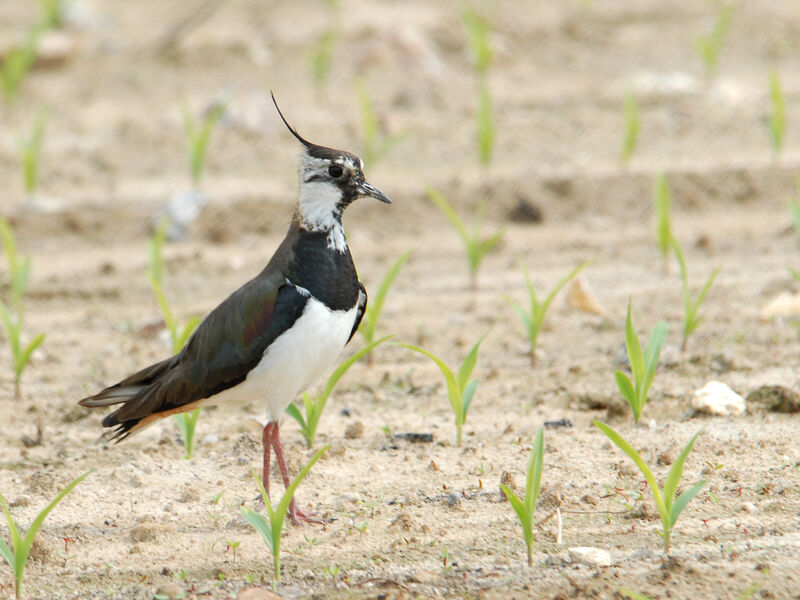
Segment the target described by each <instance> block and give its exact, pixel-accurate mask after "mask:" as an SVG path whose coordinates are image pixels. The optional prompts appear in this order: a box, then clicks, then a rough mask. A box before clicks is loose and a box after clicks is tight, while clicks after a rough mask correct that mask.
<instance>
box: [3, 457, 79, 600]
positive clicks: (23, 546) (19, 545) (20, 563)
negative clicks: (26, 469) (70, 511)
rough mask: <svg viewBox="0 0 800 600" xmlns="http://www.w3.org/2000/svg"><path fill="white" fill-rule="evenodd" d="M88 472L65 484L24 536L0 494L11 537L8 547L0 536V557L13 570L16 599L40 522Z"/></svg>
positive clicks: (19, 593)
mask: <svg viewBox="0 0 800 600" xmlns="http://www.w3.org/2000/svg"><path fill="white" fill-rule="evenodd" d="M90 473H91V471H87V472H86V473H84V474H83V475H81V476H80V477H78V478H76V479H74V480H73V481H72V482H71V483H70V484H69V485H67V487H65V488H64V489H63V490H62V491H61V493H60V494H59V495H58V496H56V498H55V500H53V501H52V502H51V503H50V504H48V505H47V507H46V508H45V509H44V510H43V511H42V512H40V513H39V514H38V515H37V516H36V518H35V519H34V520H33V523H31V526H30V528H29V529H28V532H27V533H26V534H25V536H24V537H23V536H22V535H21V534H20V529H21V528H20V526H19V525H18V524H17V523H16V522H15V521H14V518H13V517H12V516H11V512H10V511H9V510H8V503H7V502H6V500H5V498H3V495H2V494H0V506H2V507H3V512H4V513H5V515H6V520H7V521H8V531H9V534H10V537H11V547H9V546H8V545H7V544H6V543H5V541H3V539H2V538H0V557H2V558H3V560H5V561H6V562H7V563H8V565H9V566H10V567H11V569H12V570H13V571H14V579H15V580H16V598H17V600H19V599H20V598H22V580H23V577H24V575H25V563H27V562H28V556H29V555H30V552H31V547H32V546H33V540H34V539H35V538H36V534H37V533H39V528H41V526H42V523H44V520H45V519H46V518H47V515H49V514H50V511H51V510H53V509H54V508H55V507H56V504H58V503H59V502H61V501H62V500H63V499H64V497H65V496H66V495H67V494H69V493H70V492H71V491H72V490H73V488H75V486H77V485H78V484H79V483H80V482H81V481H83V480H84V479H86V477H88V476H89V474H90Z"/></svg>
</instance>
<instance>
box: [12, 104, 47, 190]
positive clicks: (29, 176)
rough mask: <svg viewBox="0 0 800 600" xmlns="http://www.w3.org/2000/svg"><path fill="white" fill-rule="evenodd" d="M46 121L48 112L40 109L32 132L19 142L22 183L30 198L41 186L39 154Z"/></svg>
mask: <svg viewBox="0 0 800 600" xmlns="http://www.w3.org/2000/svg"><path fill="white" fill-rule="evenodd" d="M46 122H47V113H46V112H44V111H40V112H39V114H37V115H36V120H35V121H34V122H33V127H32V128H31V132H30V134H29V135H28V136H27V137H23V138H21V139H20V140H19V143H18V144H17V146H18V152H19V162H20V166H21V167H22V185H23V190H24V191H25V197H26V198H28V199H30V198H31V197H33V196H34V195H35V194H36V188H37V187H38V186H39V154H40V150H41V148H42V138H43V137H44V125H45V123H46Z"/></svg>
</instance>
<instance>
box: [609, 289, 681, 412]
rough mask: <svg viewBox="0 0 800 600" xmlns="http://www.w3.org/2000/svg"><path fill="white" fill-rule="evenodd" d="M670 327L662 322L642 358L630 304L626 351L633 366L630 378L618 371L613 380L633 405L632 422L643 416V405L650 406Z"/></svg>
mask: <svg viewBox="0 0 800 600" xmlns="http://www.w3.org/2000/svg"><path fill="white" fill-rule="evenodd" d="M668 332H669V327H668V325H667V324H666V323H665V322H664V321H659V322H658V323H656V324H655V327H653V331H651V332H650V339H649V341H648V342H647V347H646V348H645V350H644V354H642V346H641V344H640V342H639V336H638V335H637V334H636V330H635V329H634V327H633V319H632V318H631V302H630V300H628V316H627V318H626V320H625V349H626V350H627V352H628V362H629V363H630V365H631V375H632V377H630V376H628V374H627V373H624V372H623V371H615V372H614V378H615V379H616V381H617V387H618V388H619V391H620V392H622V395H623V397H624V398H625V401H626V402H627V403H628V404H629V405H630V407H631V410H632V411H633V420H634V422H636V423H638V422H639V419H640V418H641V416H642V410H643V409H644V405H645V404H647V393H648V392H649V391H650V385H651V384H652V383H653V377H654V376H655V373H656V367H657V366H658V357H659V355H660V354H661V348H662V347H663V346H664V342H665V341H666V340H667V333H668Z"/></svg>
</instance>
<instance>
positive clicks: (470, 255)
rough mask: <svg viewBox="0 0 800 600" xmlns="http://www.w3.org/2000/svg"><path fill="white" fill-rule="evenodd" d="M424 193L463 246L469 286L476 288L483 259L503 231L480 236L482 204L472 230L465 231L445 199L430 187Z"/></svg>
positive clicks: (453, 209)
mask: <svg viewBox="0 0 800 600" xmlns="http://www.w3.org/2000/svg"><path fill="white" fill-rule="evenodd" d="M425 191H426V192H427V194H428V197H429V198H430V199H431V200H432V201H433V203H434V204H435V205H436V206H437V207H438V208H439V210H440V211H442V213H443V214H444V216H445V217H447V220H448V221H450V225H452V226H453V229H455V230H456V233H457V234H458V237H459V238H460V239H461V243H462V244H464V250H465V251H466V254H467V262H468V264H469V275H470V285H471V286H472V287H473V288H476V287H477V285H478V270H479V269H480V267H481V263H482V262H483V259H484V258H486V255H487V254H489V252H491V251H492V249H493V248H494V247H495V246H496V245H497V243H498V242H499V241H500V239H501V238H502V237H503V233H504V231H503V230H502V229H498V230H497V231H495V232H494V233H493V234H491V235H490V236H488V237H483V236H482V235H481V225H482V222H483V211H484V210H485V208H486V204H485V203H484V202H482V203H480V204H479V205H478V210H477V212H476V215H475V219H474V220H473V225H472V229H471V230H470V229H467V226H466V225H465V224H464V221H462V220H461V217H459V216H458V213H457V212H456V209H455V208H453V205H452V204H450V203H449V202H448V201H447V199H446V198H445V197H444V196H443V195H442V194H441V193H440V192H439V191H438V190H436V189H434V188H432V187H431V186H429V185H428V186H425Z"/></svg>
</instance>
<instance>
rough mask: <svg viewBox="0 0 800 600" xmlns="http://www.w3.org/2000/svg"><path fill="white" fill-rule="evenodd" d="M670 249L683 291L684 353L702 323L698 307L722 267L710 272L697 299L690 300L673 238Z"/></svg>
mask: <svg viewBox="0 0 800 600" xmlns="http://www.w3.org/2000/svg"><path fill="white" fill-rule="evenodd" d="M672 248H673V250H674V251H675V257H676V258H677V259H678V266H679V267H680V270H681V288H682V289H683V342H682V343H681V351H682V352H686V349H687V347H688V345H689V336H690V335H692V333H694V332H695V330H696V329H697V328H698V327H700V324H701V323H702V322H703V317H700V316H698V315H697V312H698V311H699V310H700V305H701V304H702V303H703V301H704V300H705V299H706V295H708V290H710V289H711V285H712V284H713V283H714V280H715V279H716V278H717V275H719V272H720V271H721V270H722V267H717V268H716V269H714V270H713V271H712V272H711V275H710V276H709V277H708V279H707V280H706V283H705V285H704V286H703V287H702V289H701V290H700V293H699V294H698V295H697V298H692V293H691V292H690V291H689V274H688V273H687V271H686V260H685V259H684V257H683V251H682V250H681V245H680V244H679V243H678V240H677V239H675V238H674V237H673V238H672Z"/></svg>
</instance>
